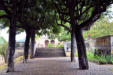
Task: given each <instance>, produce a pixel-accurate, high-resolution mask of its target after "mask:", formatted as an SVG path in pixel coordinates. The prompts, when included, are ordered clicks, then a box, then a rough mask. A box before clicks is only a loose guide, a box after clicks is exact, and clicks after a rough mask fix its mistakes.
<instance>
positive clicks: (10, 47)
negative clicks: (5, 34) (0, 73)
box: [7, 16, 16, 72]
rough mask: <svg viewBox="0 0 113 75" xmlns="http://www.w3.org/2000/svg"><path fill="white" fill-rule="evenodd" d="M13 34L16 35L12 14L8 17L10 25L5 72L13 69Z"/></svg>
mask: <svg viewBox="0 0 113 75" xmlns="http://www.w3.org/2000/svg"><path fill="white" fill-rule="evenodd" d="M15 36H16V21H15V17H14V16H13V17H12V18H10V26H9V45H8V70H7V72H12V71H14V53H15Z"/></svg>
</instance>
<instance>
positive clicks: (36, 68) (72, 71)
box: [0, 57, 113, 75]
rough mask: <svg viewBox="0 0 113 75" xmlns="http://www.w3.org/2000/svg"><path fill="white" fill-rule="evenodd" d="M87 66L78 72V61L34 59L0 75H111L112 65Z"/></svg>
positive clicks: (90, 64)
mask: <svg viewBox="0 0 113 75" xmlns="http://www.w3.org/2000/svg"><path fill="white" fill-rule="evenodd" d="M89 66H90V68H89V70H79V69H78V61H77V60H76V62H73V63H72V62H70V59H69V58H67V57H58V58H35V59H30V60H29V61H28V63H27V64H23V63H21V62H20V63H19V64H17V65H16V67H15V72H10V73H5V72H2V73H0V75H113V71H112V70H111V69H113V65H98V64H95V63H91V62H89Z"/></svg>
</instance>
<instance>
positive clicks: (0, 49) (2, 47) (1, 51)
mask: <svg viewBox="0 0 113 75" xmlns="http://www.w3.org/2000/svg"><path fill="white" fill-rule="evenodd" d="M0 40H1V43H0V55H2V56H3V58H4V60H5V63H7V55H8V43H7V42H6V41H5V40H4V39H3V38H2V37H1V39H0Z"/></svg>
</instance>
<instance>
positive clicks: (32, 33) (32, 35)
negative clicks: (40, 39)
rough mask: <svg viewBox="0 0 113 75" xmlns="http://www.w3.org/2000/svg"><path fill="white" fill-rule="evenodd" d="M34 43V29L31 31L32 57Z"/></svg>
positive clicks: (32, 55)
mask: <svg viewBox="0 0 113 75" xmlns="http://www.w3.org/2000/svg"><path fill="white" fill-rule="evenodd" d="M34 45H35V30H32V32H31V58H33V57H34Z"/></svg>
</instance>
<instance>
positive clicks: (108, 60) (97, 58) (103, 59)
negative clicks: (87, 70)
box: [75, 50, 113, 64]
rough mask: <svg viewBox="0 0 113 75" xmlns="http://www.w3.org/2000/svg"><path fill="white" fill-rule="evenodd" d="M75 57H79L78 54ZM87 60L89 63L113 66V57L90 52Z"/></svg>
mask: <svg viewBox="0 0 113 75" xmlns="http://www.w3.org/2000/svg"><path fill="white" fill-rule="evenodd" d="M75 56H78V53H77V52H76V54H75ZM87 58H88V60H89V61H91V62H95V63H99V64H113V55H106V56H105V55H95V54H94V53H93V52H91V51H89V50H88V51H87Z"/></svg>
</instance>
